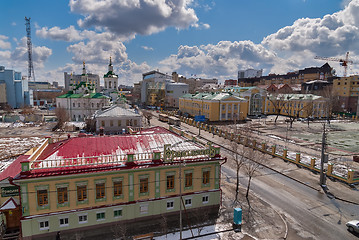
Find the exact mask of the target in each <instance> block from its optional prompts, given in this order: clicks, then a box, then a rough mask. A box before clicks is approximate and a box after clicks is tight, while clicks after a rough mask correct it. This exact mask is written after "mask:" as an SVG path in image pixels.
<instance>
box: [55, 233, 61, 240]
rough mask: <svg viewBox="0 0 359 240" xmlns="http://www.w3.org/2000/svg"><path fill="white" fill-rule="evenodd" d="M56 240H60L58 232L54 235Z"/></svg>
mask: <svg viewBox="0 0 359 240" xmlns="http://www.w3.org/2000/svg"><path fill="white" fill-rule="evenodd" d="M56 240H61V236H60V232H57V234H56Z"/></svg>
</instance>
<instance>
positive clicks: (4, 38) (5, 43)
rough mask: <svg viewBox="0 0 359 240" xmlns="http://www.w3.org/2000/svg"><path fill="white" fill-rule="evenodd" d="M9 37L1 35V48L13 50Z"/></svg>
mask: <svg viewBox="0 0 359 240" xmlns="http://www.w3.org/2000/svg"><path fill="white" fill-rule="evenodd" d="M8 38H9V37H7V36H4V35H0V48H2V49H10V48H11V43H10V42H8V41H7V40H8Z"/></svg>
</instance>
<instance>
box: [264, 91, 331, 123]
mask: <svg viewBox="0 0 359 240" xmlns="http://www.w3.org/2000/svg"><path fill="white" fill-rule="evenodd" d="M265 112H266V114H267V115H271V114H273V115H276V114H279V115H283V116H291V117H294V118H327V117H328V116H329V106H328V101H327V99H325V98H324V97H321V96H316V95H313V94H275V95H269V96H268V98H267V101H266V106H265Z"/></svg>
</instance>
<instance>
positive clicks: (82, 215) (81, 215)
mask: <svg viewBox="0 0 359 240" xmlns="http://www.w3.org/2000/svg"><path fill="white" fill-rule="evenodd" d="M77 216H78V220H79V224H84V223H87V222H88V216H87V213H86V214H79V215H77ZM84 216H86V220H85V221H80V217H84Z"/></svg>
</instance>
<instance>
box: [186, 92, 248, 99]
mask: <svg viewBox="0 0 359 240" xmlns="http://www.w3.org/2000/svg"><path fill="white" fill-rule="evenodd" d="M230 96H232V97H234V98H237V99H238V100H244V99H243V98H240V97H237V96H234V95H232V94H231V93H226V92H220V93H196V94H185V95H183V96H182V97H181V98H187V99H202V100H223V99H226V98H228V97H230Z"/></svg>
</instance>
